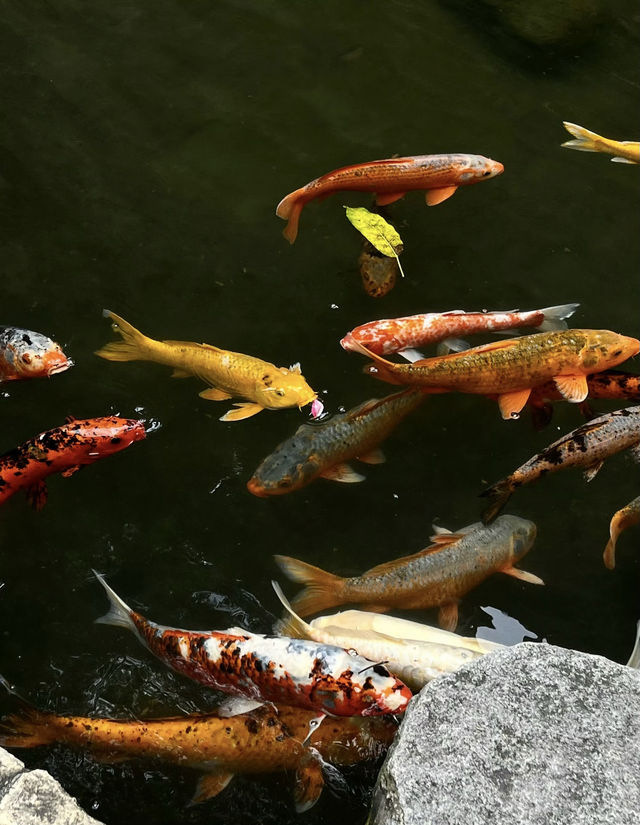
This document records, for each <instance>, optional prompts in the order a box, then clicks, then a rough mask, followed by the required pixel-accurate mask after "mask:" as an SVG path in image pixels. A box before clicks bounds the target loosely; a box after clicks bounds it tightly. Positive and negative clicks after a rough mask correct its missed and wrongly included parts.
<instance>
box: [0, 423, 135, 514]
mask: <svg viewBox="0 0 640 825" xmlns="http://www.w3.org/2000/svg"><path fill="white" fill-rule="evenodd" d="M144 425H145V422H144V421H141V420H136V419H131V418H119V417H118V416H116V415H111V416H106V417H104V418H86V419H75V418H69V419H68V420H67V422H66V424H63V425H62V426H61V427H54V429H52V430H47V431H46V432H44V433H40V435H37V436H35V438H32V439H30V440H29V441H25V443H24V444H21V445H20V446H19V447H16V448H15V449H13V450H9V451H8V452H6V453H5V454H4V455H2V456H0V504H2V503H3V502H5V501H6V500H7V499H8V498H10V497H11V496H12V495H13V494H14V493H17V492H18V490H24V491H25V492H26V494H27V499H28V500H29V501H30V502H31V503H32V504H33V506H34V507H35V508H36V509H40V508H41V507H43V506H44V504H45V502H46V500H47V488H46V484H45V481H44V479H45V478H46V477H47V476H50V475H52V474H53V473H61V474H62V476H63V477H64V478H67V477H68V476H70V475H72V474H73V473H75V472H77V470H79V469H80V468H81V467H83V466H84V465H85V464H93V463H94V461H99V460H100V459H101V458H105V457H106V456H108V455H112V454H113V453H119V452H120V451H121V450H124V449H125V448H126V447H128V446H129V445H130V444H133V442H134V441H141V440H142V439H143V438H145V437H146V431H145V426H144Z"/></svg>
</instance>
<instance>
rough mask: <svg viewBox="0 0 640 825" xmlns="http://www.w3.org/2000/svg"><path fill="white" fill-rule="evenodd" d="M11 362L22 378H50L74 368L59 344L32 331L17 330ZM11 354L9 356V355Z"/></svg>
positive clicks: (12, 345) (12, 347) (11, 349)
mask: <svg viewBox="0 0 640 825" xmlns="http://www.w3.org/2000/svg"><path fill="white" fill-rule="evenodd" d="M16 332H17V333H18V335H17V336H16V337H15V338H14V340H13V341H12V343H11V345H10V347H9V352H10V360H11V361H12V362H13V366H14V369H15V371H16V373H17V374H18V375H19V376H20V378H48V377H49V376H51V375H55V374H56V373H58V372H64V370H67V369H69V367H72V366H73V361H71V360H70V359H69V358H67V356H66V355H65V354H64V352H63V351H62V349H61V347H60V345H59V344H56V342H55V341H52V340H51V339H50V338H47V337H46V336H45V335H40V333H37V332H31V331H30V330H16ZM9 352H8V353H7V354H9Z"/></svg>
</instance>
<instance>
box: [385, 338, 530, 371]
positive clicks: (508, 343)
mask: <svg viewBox="0 0 640 825" xmlns="http://www.w3.org/2000/svg"><path fill="white" fill-rule="evenodd" d="M520 341H521V339H520V338H506V339H505V340H503V341H491V342H490V343H489V344H482V345H481V346H479V347H473V349H472V350H463V351H462V352H451V353H449V355H436V356H435V357H433V358H425V359H424V360H423V361H416V362H415V364H416V366H422V365H425V364H426V365H428V364H432V363H435V362H436V361H438V362H440V361H454V360H457V359H459V358H467V357H468V355H469V353H472V354H473V355H476V354H477V353H485V352H497V351H498V350H501V349H509V348H510V347H514V346H516V345H517V344H518V343H519V342H520ZM370 357H372V358H373V357H375V356H373V355H372V356H370ZM386 363H387V364H388V365H390V366H396V365H395V364H394V363H393V362H391V361H387V362H386Z"/></svg>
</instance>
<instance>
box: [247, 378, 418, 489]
mask: <svg viewBox="0 0 640 825" xmlns="http://www.w3.org/2000/svg"><path fill="white" fill-rule="evenodd" d="M423 400H424V395H423V394H422V393H420V392H417V391H415V390H403V391H402V392H397V393H394V394H393V395H388V396H387V397H386V398H382V399H377V398H372V399H370V400H369V401H365V402H364V403H363V404H359V405H358V406H357V407H353V408H352V409H351V410H349V411H348V412H346V413H339V414H338V415H334V416H333V417H332V418H330V419H328V420H327V421H322V422H321V423H319V424H313V423H310V424H302V425H301V426H300V427H298V429H297V430H296V432H295V433H294V434H293V436H292V437H291V438H289V439H287V440H286V441H283V442H282V443H281V444H279V445H278V446H277V447H276V449H275V450H274V451H273V452H272V453H271V454H270V455H268V456H267V457H266V458H265V459H264V461H263V462H262V464H260V466H259V467H258V468H257V470H256V471H255V472H254V474H253V476H252V477H251V478H250V479H249V481H248V482H247V488H248V490H249V492H251V493H253V495H254V496H261V497H265V496H277V495H282V494H283V493H291V492H293V491H294V490H299V489H300V488H301V487H304V486H306V485H307V484H310V483H311V482H312V481H313V480H314V479H316V478H318V477H322V478H326V479H330V480H331V481H341V482H346V483H354V482H358V481H363V480H364V476H363V475H360V474H359V473H356V472H354V470H353V469H352V468H351V466H350V465H349V464H348V463H347V461H348V460H349V459H352V458H357V459H358V460H359V461H364V462H366V463H368V464H380V463H382V462H383V461H384V460H385V458H384V454H383V453H382V451H381V450H380V449H379V447H378V444H380V442H381V441H384V439H385V438H386V437H387V436H388V435H389V433H390V432H391V431H392V430H393V429H394V427H395V426H396V425H397V424H398V423H399V422H400V421H401V420H402V419H403V418H404V417H405V416H406V415H408V414H409V413H410V412H412V410H415V409H416V408H417V407H418V406H419V405H420V404H421V403H422V401H423Z"/></svg>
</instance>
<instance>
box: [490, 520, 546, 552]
mask: <svg viewBox="0 0 640 825" xmlns="http://www.w3.org/2000/svg"><path fill="white" fill-rule="evenodd" d="M494 526H495V529H496V530H505V529H506V530H508V531H509V533H510V536H511V557H512V559H513V561H514V562H516V561H518V560H519V559H521V558H522V557H523V556H525V555H526V554H527V553H528V552H529V550H531V548H532V547H533V542H534V541H535V539H536V535H537V532H538V528H537V527H536V525H535V524H534V523H533V522H532V521H529V520H528V519H525V518H520V517H519V516H508V515H507V516H498V518H497V519H496V520H495V522H494Z"/></svg>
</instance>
